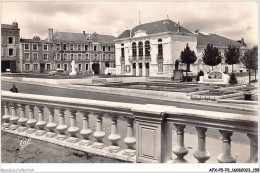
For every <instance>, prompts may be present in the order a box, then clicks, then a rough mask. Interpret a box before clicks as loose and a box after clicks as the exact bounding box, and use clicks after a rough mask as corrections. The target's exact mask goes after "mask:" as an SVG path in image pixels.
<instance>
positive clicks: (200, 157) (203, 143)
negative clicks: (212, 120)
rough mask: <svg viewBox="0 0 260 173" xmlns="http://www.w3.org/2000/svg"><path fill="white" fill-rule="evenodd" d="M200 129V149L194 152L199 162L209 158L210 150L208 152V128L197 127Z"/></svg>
mask: <svg viewBox="0 0 260 173" xmlns="http://www.w3.org/2000/svg"><path fill="white" fill-rule="evenodd" d="M196 130H197V131H198V150H197V151H196V152H195V153H194V154H193V155H194V157H195V158H196V159H197V160H198V161H199V163H205V162H206V161H207V160H208V159H209V158H210V154H209V152H206V138H205V137H206V131H207V128H204V127H196Z"/></svg>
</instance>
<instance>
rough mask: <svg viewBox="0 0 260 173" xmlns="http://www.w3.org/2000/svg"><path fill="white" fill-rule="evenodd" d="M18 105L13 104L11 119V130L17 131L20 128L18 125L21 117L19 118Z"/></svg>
mask: <svg viewBox="0 0 260 173" xmlns="http://www.w3.org/2000/svg"><path fill="white" fill-rule="evenodd" d="M17 109H18V108H17V104H16V103H12V116H11V118H10V122H11V126H10V129H17V128H18V127H19V126H18V124H17V122H18V120H19V117H18V116H17Z"/></svg>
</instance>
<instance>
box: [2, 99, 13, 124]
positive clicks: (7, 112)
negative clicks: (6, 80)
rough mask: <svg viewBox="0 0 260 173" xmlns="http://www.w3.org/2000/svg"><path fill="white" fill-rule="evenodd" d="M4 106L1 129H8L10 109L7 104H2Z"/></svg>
mask: <svg viewBox="0 0 260 173" xmlns="http://www.w3.org/2000/svg"><path fill="white" fill-rule="evenodd" d="M3 104H4V112H5V113H4V116H3V117H2V118H3V121H4V123H3V125H2V126H3V127H9V126H10V118H11V115H10V107H9V102H5V101H4V102H3Z"/></svg>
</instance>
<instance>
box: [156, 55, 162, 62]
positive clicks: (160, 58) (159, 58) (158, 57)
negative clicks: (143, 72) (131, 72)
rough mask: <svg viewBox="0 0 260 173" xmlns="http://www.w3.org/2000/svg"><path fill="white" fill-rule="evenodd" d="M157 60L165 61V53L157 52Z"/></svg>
mask: <svg viewBox="0 0 260 173" xmlns="http://www.w3.org/2000/svg"><path fill="white" fill-rule="evenodd" d="M157 61H160V62H161V61H163V55H160V54H157Z"/></svg>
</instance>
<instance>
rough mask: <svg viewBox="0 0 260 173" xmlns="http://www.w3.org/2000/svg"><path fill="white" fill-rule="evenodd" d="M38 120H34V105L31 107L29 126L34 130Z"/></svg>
mask: <svg viewBox="0 0 260 173" xmlns="http://www.w3.org/2000/svg"><path fill="white" fill-rule="evenodd" d="M36 122H37V120H36V119H35V118H34V105H29V120H28V121H27V124H28V126H29V127H30V128H34V127H35V124H36Z"/></svg>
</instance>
